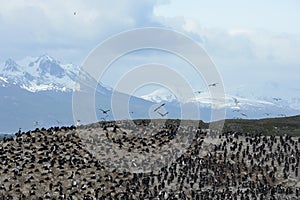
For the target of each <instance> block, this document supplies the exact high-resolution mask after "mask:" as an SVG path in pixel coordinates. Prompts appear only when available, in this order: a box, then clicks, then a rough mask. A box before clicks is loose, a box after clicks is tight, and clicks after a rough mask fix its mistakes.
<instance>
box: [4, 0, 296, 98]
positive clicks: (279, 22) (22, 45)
mask: <svg viewBox="0 0 300 200" xmlns="http://www.w3.org/2000/svg"><path fill="white" fill-rule="evenodd" d="M299 10H300V1H297V0H285V1H283V0H264V1H260V0H251V1H250V0H227V1H217V0H211V1H202V0H187V1H182V0H162V1H154V0H100V1H97V0H95V1H83V0H82V1H81V0H66V1H60V0H43V1H40V0H26V1H25V0H24V1H22V0H18V1H17V0H11V1H6V0H0V46H1V48H0V62H1V63H2V62H4V61H5V60H6V59H7V58H13V59H15V60H20V59H22V58H24V57H26V56H39V55H41V54H44V53H47V54H49V55H51V56H53V57H54V58H56V59H59V60H61V61H62V62H67V63H75V64H81V63H82V61H83V60H84V59H85V58H86V56H87V55H88V53H89V52H90V51H91V50H92V49H94V48H95V47H96V45H98V44H99V43H100V42H101V41H103V40H104V39H106V38H107V37H110V36H112V35H114V34H117V33H119V32H121V31H125V30H128V29H132V28H142V27H149V26H151V27H163V28H169V29H173V30H176V31H179V32H182V33H184V34H187V35H188V36H190V37H192V38H193V39H195V40H196V41H197V42H199V44H200V45H202V46H203V48H204V49H205V50H206V51H207V53H208V54H209V56H210V57H211V58H212V59H213V61H214V62H215V64H216V66H217V68H218V70H219V71H220V73H221V75H222V77H223V79H224V82H225V87H226V89H227V91H230V90H237V88H241V87H246V88H248V90H249V91H248V92H249V93H251V90H252V92H261V95H263V94H265V95H266V94H267V95H270V96H271V95H273V96H284V95H286V96H289V97H294V96H295V97H297V96H299V94H300V87H299V74H300V26H299V20H300V12H299ZM74 12H76V15H74ZM259 86H260V89H259V88H258V87H259ZM261 88H267V89H268V91H266V90H265V89H261ZM256 89H257V90H256ZM260 90H261V91H260Z"/></svg>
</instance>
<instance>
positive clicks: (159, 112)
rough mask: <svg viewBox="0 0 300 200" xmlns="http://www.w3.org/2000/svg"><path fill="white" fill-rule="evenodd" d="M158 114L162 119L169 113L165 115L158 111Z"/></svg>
mask: <svg viewBox="0 0 300 200" xmlns="http://www.w3.org/2000/svg"><path fill="white" fill-rule="evenodd" d="M158 114H159V115H160V116H162V117H164V116H166V115H167V114H169V112H166V113H164V114H162V113H161V112H159V111H158Z"/></svg>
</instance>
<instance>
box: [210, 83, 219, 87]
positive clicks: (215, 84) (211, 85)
mask: <svg viewBox="0 0 300 200" xmlns="http://www.w3.org/2000/svg"><path fill="white" fill-rule="evenodd" d="M217 84H219V83H211V84H209V85H208V87H216V86H217Z"/></svg>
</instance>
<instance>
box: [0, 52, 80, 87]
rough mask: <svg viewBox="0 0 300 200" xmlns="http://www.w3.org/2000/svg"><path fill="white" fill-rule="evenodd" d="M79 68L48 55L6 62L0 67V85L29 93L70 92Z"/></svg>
mask: <svg viewBox="0 0 300 200" xmlns="http://www.w3.org/2000/svg"><path fill="white" fill-rule="evenodd" d="M78 70H79V68H78V67H77V66H75V65H73V64H63V63H61V62H59V61H57V60H55V59H54V58H52V57H51V56H49V55H46V54H45V55H42V56H39V57H36V58H35V57H27V58H25V59H23V60H21V61H14V60H12V59H8V60H6V62H5V63H3V64H1V65H0V84H1V86H2V87H4V86H8V85H14V86H18V87H20V88H23V89H26V90H28V91H31V92H37V91H45V90H56V91H72V90H73V88H74V83H75V81H76V76H77V73H78Z"/></svg>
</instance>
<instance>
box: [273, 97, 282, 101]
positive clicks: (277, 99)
mask: <svg viewBox="0 0 300 200" xmlns="http://www.w3.org/2000/svg"><path fill="white" fill-rule="evenodd" d="M273 99H274V100H275V101H280V100H281V98H275V97H274V98H273Z"/></svg>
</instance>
